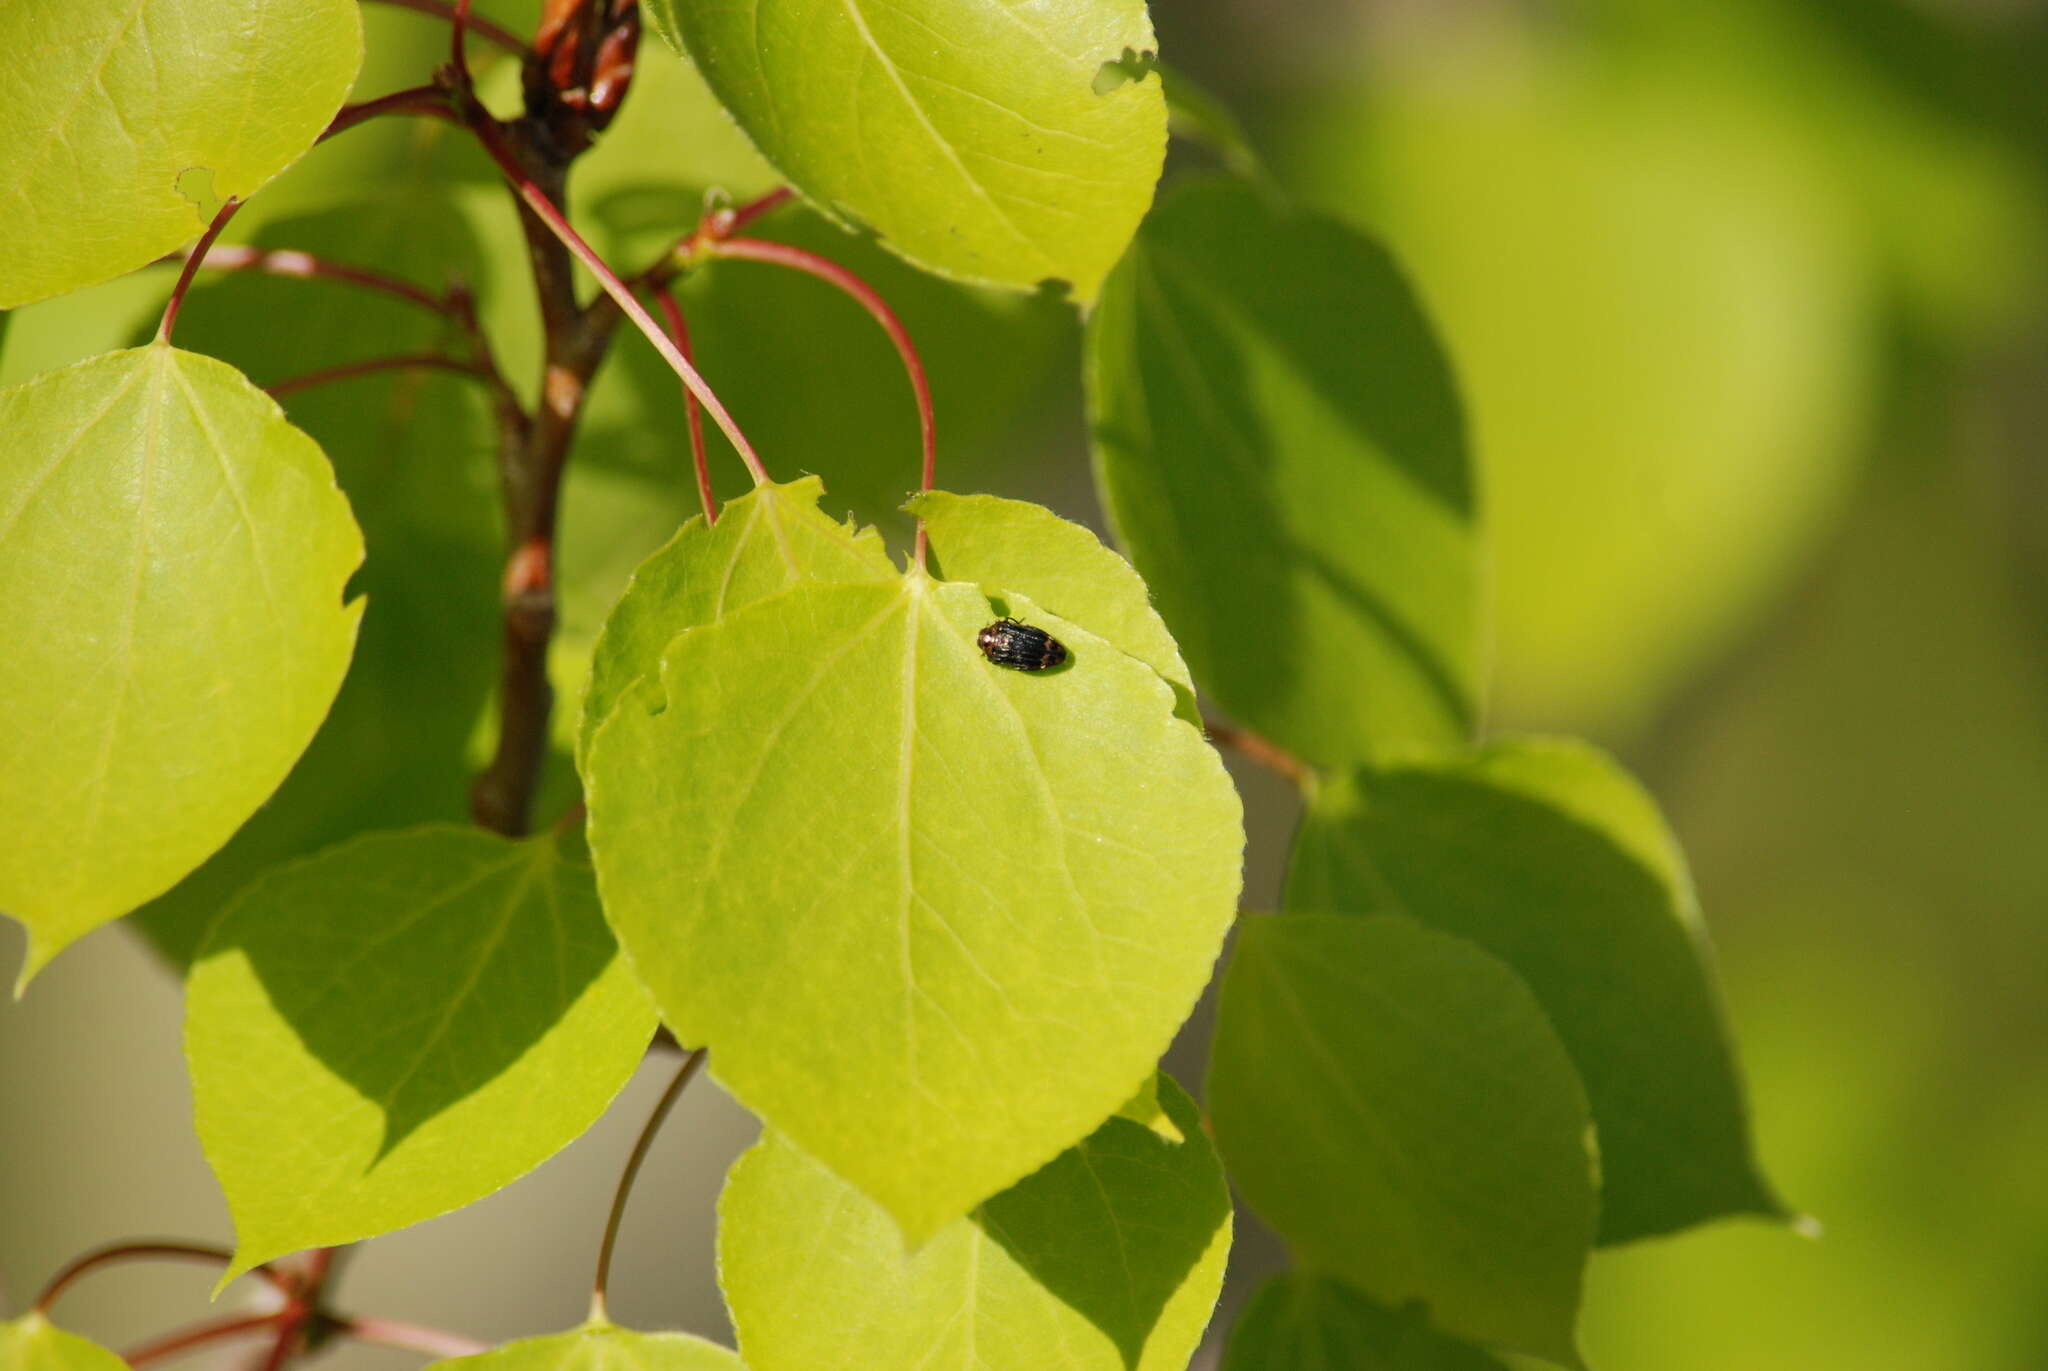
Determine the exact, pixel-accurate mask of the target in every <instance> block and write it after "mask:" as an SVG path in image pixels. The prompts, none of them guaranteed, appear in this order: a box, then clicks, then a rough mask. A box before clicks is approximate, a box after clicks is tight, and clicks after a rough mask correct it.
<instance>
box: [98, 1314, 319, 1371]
mask: <svg viewBox="0 0 2048 1371" xmlns="http://www.w3.org/2000/svg"><path fill="white" fill-rule="evenodd" d="M283 1318H284V1313H283V1311H282V1310H280V1311H278V1312H276V1313H273V1314H244V1315H241V1316H239V1317H236V1318H231V1319H213V1320H210V1321H209V1322H206V1323H197V1324H193V1325H192V1326H191V1327H189V1328H181V1329H179V1330H177V1331H176V1332H173V1333H166V1334H165V1335H164V1336H163V1337H161V1338H156V1339H154V1340H152V1341H150V1342H146V1343H142V1344H140V1345H139V1346H136V1347H131V1348H129V1349H128V1350H127V1351H126V1352H123V1353H122V1354H121V1360H123V1361H125V1362H127V1363H128V1365H129V1366H131V1367H133V1368H134V1369H135V1371H142V1368H143V1367H145V1366H149V1365H152V1364H153V1363H156V1362H160V1361H163V1360H165V1359H167V1358H170V1357H175V1356H177V1355H179V1354H180V1353H183V1352H189V1351H191V1350H192V1349H193V1348H195V1347H205V1346H207V1345H209V1344H211V1343H216V1342H225V1341H226V1340H227V1339H229V1338H237V1337H241V1336H242V1335H243V1334H245V1333H256V1332H260V1331H262V1330H264V1329H267V1328H275V1327H277V1326H278V1324H279V1323H280V1322H282V1320H283Z"/></svg>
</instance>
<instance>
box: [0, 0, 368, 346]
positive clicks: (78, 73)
mask: <svg viewBox="0 0 2048 1371" xmlns="http://www.w3.org/2000/svg"><path fill="white" fill-rule="evenodd" d="M362 60H363V34H362V17H361V14H360V12H359V7H358V5H357V4H356V0H135V2H134V3H131V4H120V5H115V4H95V5H77V4H70V3H67V0H8V6H7V45H6V51H5V53H4V54H0V218H4V220H5V222H6V224H7V231H8V246H7V252H6V254H5V256H4V258H0V309H4V308H9V307H12V306H14V305H20V304H26V303H28V302H29V301H31V300H41V299H44V298H45V297H48V296H51V295H60V294H62V293H63V292H65V291H67V290H76V289H77V288H78V287H80V286H87V285H91V284H93V283H94V282H96V281H104V280H106V279H107V278H109V277H112V276H118V275H120V274H121V273H122V272H124V271H130V270H133V269H134V268H136V267H139V266H142V265H143V264H144V263H146V262H148V261H150V260H151V259H152V258H155V257H158V256H161V255H162V254H163V253H165V252H168V251H170V250H171V249H172V248H175V247H177V246H178V245H179V244H181V243H187V242H190V241H191V240H192V239H193V238H195V237H197V236H198V234H199V232H200V230H202V229H204V228H205V227H206V224H207V221H208V220H210V219H211V218H212V217H213V211H214V209H215V208H216V207H218V205H219V202H221V201H223V200H225V199H227V198H228V197H230V196H237V197H240V198H242V199H247V198H248V197H249V196H250V195H251V194H253V193H254V192H255V191H256V189H257V188H258V187H259V186H261V185H262V184H263V183H264V182H266V181H268V180H269V179H270V178H271V177H273V176H275V175H277V173H278V172H280V171H282V170H284V168H285V167H287V166H289V165H290V164H291V163H292V162H294V161H296V160H297V159H298V157H299V155H300V154H301V153H303V152H305V150H306V149H307V148H309V147H311V146H312V145H313V140H314V139H316V138H318V137H319V136H320V132H321V130H322V129H324V128H326V127H327V122H328V120H330V119H331V118H333V117H334V112H335V111H336V110H337V109H339V108H340V107H341V102H342V100H343V99H344V98H346V96H347V95H348V89H349V84H350V82H352V81H354V80H355V76H356V68H357V67H359V66H360V65H361V64H362Z"/></svg>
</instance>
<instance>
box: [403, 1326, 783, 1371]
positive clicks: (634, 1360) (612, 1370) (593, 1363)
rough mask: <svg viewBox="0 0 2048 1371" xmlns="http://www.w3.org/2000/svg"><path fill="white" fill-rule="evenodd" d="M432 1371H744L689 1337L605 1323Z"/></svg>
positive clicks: (730, 1356)
mask: <svg viewBox="0 0 2048 1371" xmlns="http://www.w3.org/2000/svg"><path fill="white" fill-rule="evenodd" d="M433 1367H434V1368H443V1367H447V1368H454V1367H460V1368H461V1369H462V1371H746V1368H745V1367H744V1366H743V1365H742V1364H741V1362H740V1359H739V1357H738V1356H737V1355H736V1354H734V1353H733V1352H731V1351H729V1350H727V1349H726V1348H723V1347H720V1346H719V1345H718V1344H717V1343H713V1342H706V1341H704V1339H702V1338H695V1337H691V1336H690V1335H689V1334H688V1333H635V1332H634V1331H633V1330H631V1329H629V1328H619V1327H616V1326H614V1325H612V1324H609V1323H592V1324H585V1325H584V1326H583V1327H581V1328H576V1329H572V1330H570V1331H569V1332H567V1333H552V1334H549V1335H548V1336H547V1337H544V1338H522V1339H520V1340H519V1341H518V1342H508V1343H506V1344H505V1345H504V1346H503V1347H499V1348H495V1349H493V1350H491V1351H489V1352H484V1353H480V1354H479V1355H477V1356H474V1357H454V1358H451V1359H450V1360H448V1361H437V1362H435V1363H433Z"/></svg>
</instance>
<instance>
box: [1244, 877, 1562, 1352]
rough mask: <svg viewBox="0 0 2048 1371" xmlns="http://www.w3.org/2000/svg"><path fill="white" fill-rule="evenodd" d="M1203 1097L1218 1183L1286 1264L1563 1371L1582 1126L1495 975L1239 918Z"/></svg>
mask: <svg viewBox="0 0 2048 1371" xmlns="http://www.w3.org/2000/svg"><path fill="white" fill-rule="evenodd" d="M1208 1093H1209V1104H1210V1109H1211V1111H1212V1114H1213V1116H1214V1119H1215V1125H1216V1140H1217V1144H1218V1146H1219V1147H1220V1148H1221V1149H1222V1151H1223V1155H1224V1158H1225V1160H1226V1162H1227V1163H1228V1165H1229V1168H1230V1177H1231V1180H1232V1181H1233V1182H1234V1183H1235V1184H1236V1185H1237V1187H1238V1189H1239V1190H1240V1191H1241V1192H1242V1194H1243V1195H1244V1198H1245V1201H1246V1202H1247V1203H1248V1204H1250V1205H1251V1206H1252V1207H1253V1208H1254V1209H1256V1210H1257V1211H1258V1212H1259V1213H1260V1215H1261V1216H1262V1217H1264V1218H1265V1219H1266V1220H1267V1221H1268V1222H1269V1223H1270V1224H1272V1226H1273V1227H1274V1228H1275V1229H1276V1230H1277V1231H1278V1232H1279V1233H1280V1234H1281V1235H1282V1236H1283V1237H1285V1238H1286V1239H1287V1240H1288V1242H1289V1244H1290V1245H1291V1246H1292V1247H1293V1249H1294V1250H1295V1252H1296V1253H1297V1254H1298V1255H1299V1257H1300V1258H1301V1260H1302V1262H1303V1264H1304V1265H1305V1266H1307V1267H1309V1268H1310V1269H1313V1270H1318V1271H1322V1272H1326V1273H1328V1274H1330V1275H1333V1276H1337V1277H1341V1278H1342V1279H1344V1280H1346V1281H1349V1282H1350V1283H1351V1284H1353V1285H1355V1286H1357V1287H1358V1288H1359V1289H1360V1290H1362V1291H1364V1292H1365V1293H1367V1294H1369V1295H1371V1296H1372V1297H1373V1298H1374V1299H1376V1300H1378V1301H1380V1302H1381V1303H1383V1304H1387V1305H1392V1306H1396V1307H1398V1306H1401V1305H1405V1304H1407V1303H1408V1302H1409V1301H1411V1300H1414V1301H1420V1302H1421V1303H1422V1304H1423V1305H1425V1306H1426V1307H1427V1310H1428V1316H1429V1319H1430V1322H1431V1323H1432V1324H1434V1325H1435V1326H1436V1327H1437V1328H1439V1329H1441V1330H1442V1331H1444V1332H1446V1333H1449V1334H1451V1335H1453V1336H1456V1337H1461V1338H1469V1339H1472V1340H1473V1341H1477V1342H1485V1343H1490V1344H1497V1345H1500V1346H1503V1347H1508V1348H1512V1349H1514V1350H1517V1351H1523V1352H1530V1353H1534V1354H1535V1355H1537V1356H1541V1357H1546V1358H1549V1359H1550V1360H1552V1361H1557V1362H1562V1363H1564V1364H1566V1365H1571V1366H1576V1365H1577V1364H1578V1353H1577V1351H1576V1348H1575V1346H1574V1339H1573V1334H1572V1326H1573V1323H1574V1321H1575V1318H1576V1316H1577V1312H1578V1305H1579V1286H1580V1276H1581V1272H1582V1270H1583V1268H1584V1266H1585V1261H1586V1254H1587V1252H1588V1250H1589V1249H1590V1247H1591V1245H1592V1241H1593V1232H1594V1224H1595V1211H1596V1208H1597V1200H1596V1196H1595V1191H1594V1175H1593V1172H1594V1167H1593V1164H1592V1159H1591V1156H1590V1155H1589V1145H1590V1139H1591V1132H1592V1129H1591V1125H1590V1119H1589V1118H1588V1115H1587V1110H1586V1101H1585V1093H1584V1091H1583V1089H1582V1088H1581V1087H1580V1085H1579V1081H1578V1077H1577V1076H1576V1075H1575V1074H1574V1073H1573V1071H1572V1064H1571V1059H1570V1058H1569V1057H1567V1056H1566V1055H1565V1050H1564V1047H1563V1045H1562V1044H1561V1043H1559V1042H1558V1040H1557V1036H1556V1034H1554V1033H1553V1032H1552V1031H1551V1028H1550V1025H1549V1024H1548V1023H1547V1022H1546V1021H1545V1020H1544V1017H1543V1010H1542V1009H1541V1007H1539V1006H1538V1005H1537V1003H1536V1001H1535V999H1534V998H1533V997H1532V996H1531V995H1530V994H1529V991H1528V989H1527V988H1526V987H1525V986H1523V985H1522V983H1521V982H1520V981H1518V980H1516V979H1515V976H1514V974H1513V973H1512V972H1511V971H1509V970H1508V969H1507V968H1506V967H1504V966H1502V965H1501V964H1500V963H1499V962H1496V961H1494V960H1493V959H1492V958H1491V957H1489V956H1487V955H1486V954H1485V953H1484V952H1482V951H1480V950H1479V949H1478V948H1476V947H1474V946H1473V945H1472V944H1470V943H1467V942H1465V941H1464V940H1462V939H1459V938H1452V937H1448V936H1446V935H1445V934H1442V933H1437V932H1433V931H1431V930H1430V929H1427V928H1424V927H1423V926H1422V925H1420V924H1417V923H1414V922H1413V921H1411V920H1408V919H1403V918H1395V917H1386V916H1381V917H1374V918H1349V917H1338V916H1331V915H1319V914H1291V915H1284V916H1281V917H1277V918H1255V919H1250V920H1247V921H1245V923H1244V926H1243V928H1242V931H1241V932H1240V934H1239V937H1238V942H1237V949H1236V952H1235V954H1234V955H1233V957H1232V959H1231V964H1230V969H1229V970H1228V971H1227V972H1226V973H1225V975H1224V980H1223V993H1222V1000H1221V1004H1220V1006H1219V1008H1218V1011H1217V1024H1216V1041H1215V1047H1214V1051H1213V1055H1212V1058H1211V1064H1210V1070H1209V1092H1208Z"/></svg>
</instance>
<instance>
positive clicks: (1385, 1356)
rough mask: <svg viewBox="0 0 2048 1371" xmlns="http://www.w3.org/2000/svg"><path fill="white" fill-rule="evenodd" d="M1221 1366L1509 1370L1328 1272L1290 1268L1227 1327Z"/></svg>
mask: <svg viewBox="0 0 2048 1371" xmlns="http://www.w3.org/2000/svg"><path fill="white" fill-rule="evenodd" d="M1223 1371H1504V1368H1503V1367H1502V1364H1501V1363H1500V1362H1499V1361H1497V1360H1496V1359H1494V1358H1493V1357H1491V1356H1489V1355H1487V1354H1486V1353H1485V1352H1482V1351H1480V1350H1479V1349H1478V1348H1476V1347H1473V1346H1471V1345H1469V1344H1467V1343H1461V1342H1454V1341H1453V1340H1451V1339H1450V1338H1446V1337H1444V1336H1443V1335H1442V1334H1441V1333H1437V1332H1435V1331H1433V1330H1432V1329H1431V1328H1430V1327H1429V1325H1428V1324H1427V1323H1425V1322H1424V1321H1423V1320H1422V1319H1421V1318H1419V1317H1417V1316H1416V1315H1415V1314H1414V1313H1413V1312H1409V1311H1404V1312H1402V1313H1399V1314H1396V1313H1393V1312H1391V1311H1389V1310H1386V1309H1382V1308H1380V1307H1379V1306H1378V1305H1376V1304H1374V1303H1373V1302H1372V1301H1371V1300H1369V1299H1367V1298H1366V1297H1365V1296H1363V1295H1361V1294H1359V1293H1358V1292H1357V1291H1355V1290H1353V1289H1351V1288H1350V1287H1349V1286H1347V1285H1345V1284H1344V1283H1343V1282H1342V1281H1336V1280H1331V1279H1330V1278H1329V1277H1327V1276H1316V1275H1311V1274H1310V1273H1308V1272H1305V1271H1291V1272H1288V1273H1286V1274H1285V1275H1280V1276H1275V1277H1273V1278H1272V1279H1271V1280H1269V1281H1267V1282H1266V1283H1265V1284H1264V1285H1262V1286H1260V1287H1259V1290H1258V1293H1257V1294H1255V1295H1253V1296H1252V1299H1251V1303H1250V1304H1247V1305H1246V1306H1245V1307H1244V1310H1243V1312H1242V1313H1240V1314H1239V1315H1238V1316H1237V1324H1236V1326H1235V1327H1233V1328H1232V1329H1231V1330H1230V1345H1229V1349H1228V1351H1226V1352H1225V1353H1224V1357H1223Z"/></svg>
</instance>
